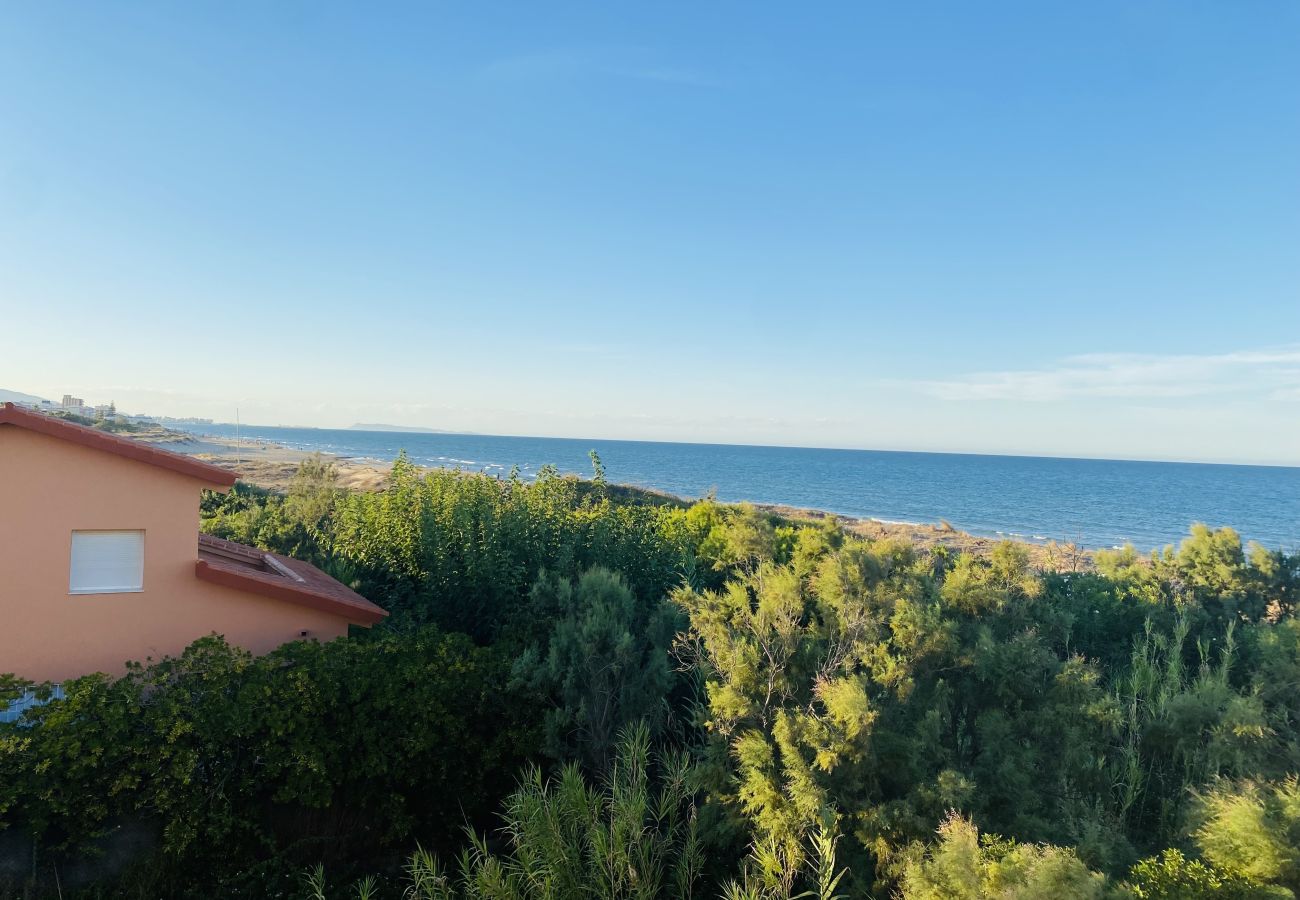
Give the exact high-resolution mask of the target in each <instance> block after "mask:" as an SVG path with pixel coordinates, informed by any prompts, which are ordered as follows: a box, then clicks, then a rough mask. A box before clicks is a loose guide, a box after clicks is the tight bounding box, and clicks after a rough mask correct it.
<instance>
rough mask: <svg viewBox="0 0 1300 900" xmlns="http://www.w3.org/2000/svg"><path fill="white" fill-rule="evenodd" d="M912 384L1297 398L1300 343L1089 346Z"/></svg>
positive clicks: (1028, 391) (994, 391)
mask: <svg viewBox="0 0 1300 900" xmlns="http://www.w3.org/2000/svg"><path fill="white" fill-rule="evenodd" d="M913 384H914V386H915V387H917V388H919V389H920V390H921V391H922V392H924V393H926V394H929V395H930V396H933V397H938V398H940V399H943V400H1019V401H1028V402H1051V401H1059V400H1066V399H1070V398H1075V397H1120V398H1133V399H1139V398H1149V399H1151V398H1183V397H1204V396H1211V395H1227V394H1241V395H1253V396H1255V397H1263V398H1267V399H1273V400H1297V399H1300V345H1291V346H1286V347H1281V348H1275V349H1266V350H1243V351H1237V352H1231V353H1218V354H1202V355H1195V354H1180V355H1157V354H1138V353H1095V354H1087V355H1083V356H1073V357H1069V358H1067V359H1064V360H1062V361H1061V362H1060V363H1059V364H1058V365H1055V366H1052V367H1049V368H1043V369H1011V370H1006V371H1000V372H974V373H971V374H969V375H964V376H959V377H956V378H951V379H944V380H934V381H919V382H914V383H913Z"/></svg>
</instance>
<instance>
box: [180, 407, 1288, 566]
mask: <svg viewBox="0 0 1300 900" xmlns="http://www.w3.org/2000/svg"><path fill="white" fill-rule="evenodd" d="M174 427H181V428H184V429H186V430H188V431H192V432H194V433H196V434H210V435H216V436H220V437H232V436H234V434H235V426H233V425H201V426H200V425H186V426H174ZM239 433H240V435H241V436H243V437H245V438H251V439H256V440H265V441H274V442H276V443H280V444H284V445H286V446H289V447H294V448H299V449H306V450H321V451H324V452H328V453H334V454H338V455H340V456H357V457H368V458H372V459H381V460H390V459H393V458H394V457H396V456H397V454H398V452H399V451H400V450H403V449H405V450H406V452H407V454H408V455H409V456H410V458H411V459H412V461H414V462H416V463H418V464H420V465H425V466H448V467H460V468H462V469H466V470H473V471H487V472H489V473H493V474H498V473H499V474H505V473H506V472H508V471H509V470H510V467H511V466H514V465H518V466H519V468H520V470H521V474H522V475H523V476H524V477H531V476H533V475H534V474H535V473H536V472H537V470H538V469H539V468H540V467H541V466H543V465H545V464H547V463H553V464H555V465H556V466H558V467H559V468H560V470H561V471H563V472H576V473H579V474H584V475H590V474H591V463H590V461H589V460H588V458H587V453H588V451H590V450H595V451H596V452H597V453H599V454H600V458H601V461H602V462H603V463H604V464H605V468H606V470H607V473H608V477H609V479H610V481H613V482H618V483H622V484H632V485H638V486H641V487H650V488H658V489H659V490H664V491H668V492H670V493H673V494H678V495H680V496H683V497H700V496H702V495H704V494H706V493H707V492H708V491H710V490H716V492H717V496H718V499H719V500H724V501H739V500H752V501H755V502H759V503H784V504H789V505H791V506H799V507H807V508H811V509H822V510H827V511H830V512H835V513H840V514H844V515H851V516H864V517H872V518H877V519H885V520H889V521H900V522H937V521H938V520H939V519H940V518H943V519H946V520H947V521H949V522H951V523H952V524H953V525H954V526H956V527H957V528H960V529H962V530H964V531H969V532H971V533H973V534H981V535H990V536H997V535H1006V536H1014V537H1017V538H1023V539H1026V540H1047V539H1054V540H1059V541H1067V540H1068V541H1074V542H1076V543H1078V544H1081V545H1083V546H1087V547H1110V546H1115V545H1119V544H1123V543H1124V542H1125V541H1131V542H1133V544H1134V545H1136V546H1137V547H1138V548H1139V549H1144V550H1145V549H1150V548H1153V547H1161V546H1164V545H1165V544H1168V543H1174V542H1177V541H1178V540H1179V539H1181V538H1182V537H1183V536H1184V535H1185V534H1186V533H1187V527H1188V525H1189V524H1191V523H1192V522H1205V523H1207V524H1209V525H1213V526H1220V525H1231V526H1232V527H1233V528H1236V529H1237V531H1239V532H1240V533H1241V534H1242V536H1243V538H1245V539H1247V540H1256V541H1259V542H1260V543H1262V544H1264V545H1266V546H1269V547H1274V548H1277V547H1281V548H1285V549H1286V550H1288V551H1292V552H1294V551H1296V550H1297V549H1300V468H1282V467H1271V466H1220V465H1208V464H1199V463H1162V462H1123V461H1117V460H1086V459H1053V458H1045V457H1022V456H974V455H967V454H956V453H895V452H885V451H874V450H810V449H797V448H788V447H742V446H727V445H717V444H666V443H650V442H643V441H598V440H568V439H561V438H527V437H491V436H482V435H461V434H447V435H443V434H407V433H403V434H395V433H389V432H376V431H350V430H331V429H315V428H270V427H257V426H248V425H245V426H243V427H242V428H240V430H239Z"/></svg>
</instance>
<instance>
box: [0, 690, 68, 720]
mask: <svg viewBox="0 0 1300 900" xmlns="http://www.w3.org/2000/svg"><path fill="white" fill-rule="evenodd" d="M62 699H63V685H61V684H55V685H51V686H50V691H49V694H48V696H46V697H44V698H42V697H41V696H40V693H39V692H37V691H35V690H27V691H23V694H22V696H21V697H19V698H18V699H17V700H12V701H10V702H9V703H7V704H6V703H5V702H4V701H3V700H0V723H5V724H8V723H13V722H17V721H18V720H19V719H21V718H22V715H23V713H25V712H27V710H29V709H31V708H32V707H33V706H44V705H45V704H46V703H49V702H50V701H52V700H62Z"/></svg>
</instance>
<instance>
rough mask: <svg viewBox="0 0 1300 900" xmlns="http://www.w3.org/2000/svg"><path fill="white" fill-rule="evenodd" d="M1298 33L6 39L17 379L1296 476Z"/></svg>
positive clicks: (1133, 12) (312, 31)
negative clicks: (1241, 468) (1186, 463)
mask: <svg viewBox="0 0 1300 900" xmlns="http://www.w3.org/2000/svg"><path fill="white" fill-rule="evenodd" d="M1298 44H1300V5H1297V4H1295V3H1292V2H1281V0H1279V2H1259V3H1228V2H1220V3H1199V2H1186V0H1181V2H1168V3H1142V2H1138V3H1134V2H1123V3H1090V4H1043V3H1028V2H1027V3H992V4H970V3H957V2H953V3H916V4H883V3H882V4H869V3H845V4H821V5H815V6H805V7H796V6H791V5H789V4H768V5H759V4H751V3H734V4H733V3H710V4H685V3H682V4H675V3H656V4H637V5H633V4H596V3H591V4H495V5H493V4H457V5H443V4H433V3H419V4H411V5H409V6H403V5H400V4H383V5H370V4H364V5H363V4H342V3H340V4H328V3H315V2H312V3H300V4H290V3H276V4H263V3H238V2H234V3H220V4H217V3H209V4H186V5H180V4H162V3H158V4H150V3H136V4H92V5H85V4H70V3H61V2H48V3H42V4H24V5H21V6H17V7H13V8H11V9H9V10H8V11H7V12H6V14H5V15H4V16H3V17H2V18H0V329H3V330H4V331H6V332H9V333H10V336H9V337H8V338H7V339H6V341H5V345H6V349H5V352H4V354H3V355H0V388H8V389H11V390H19V391H26V392H29V393H37V394H43V395H46V396H54V397H55V398H56V399H57V397H58V396H61V395H62V393H63V392H65V391H71V392H72V393H74V394H80V395H82V396H85V397H86V398H87V399H89V400H109V399H113V400H116V401H117V402H118V403H119V405H122V406H124V407H128V408H131V409H139V410H142V411H151V412H156V413H164V414H172V415H184V414H193V415H205V416H213V417H216V418H219V419H225V420H229V419H231V418H232V417H233V415H234V410H235V408H236V407H238V408H239V409H240V411H241V416H242V417H243V419H244V420H245V421H250V422H258V423H262V424H306V425H323V426H330V425H348V424H351V423H353V422H357V421H363V422H375V421H380V422H392V423H399V424H419V425H428V426H434V427H442V428H451V429H460V430H476V431H484V432H495V433H513V434H543V435H566V436H587V437H608V438H624V437H625V438H646V439H661V440H701V441H723V442H744V443H777V444H796V445H814V446H844V447H878V448H899V449H927V450H930V449H932V450H956V451H974V452H1014V453H1044V454H1053V455H1079V456H1117V457H1140V458H1156V459H1199V460H1224V461H1262V462H1281V463H1288V464H1300V54H1297V53H1296V52H1295V47H1296V46H1297V45H1298Z"/></svg>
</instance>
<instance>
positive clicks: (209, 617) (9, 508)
mask: <svg viewBox="0 0 1300 900" xmlns="http://www.w3.org/2000/svg"><path fill="white" fill-rule="evenodd" d="M204 486H205V485H204V484H203V483H202V482H200V481H197V480H196V479H194V478H192V477H190V476H187V475H182V474H180V473H178V472H172V471H169V470H167V469H162V468H159V467H158V466H152V465H148V464H146V463H142V462H137V461H135V460H131V459H126V458H123V457H120V456H116V455H113V454H109V453H104V452H101V451H98V450H92V449H90V448H88V447H82V446H80V445H77V444H72V443H69V442H67V441H62V440H58V439H56V438H53V437H48V436H46V435H42V434H37V433H35V432H32V431H28V430H27V429H24V428H19V427H17V426H13V425H0V673H4V672H12V673H15V674H17V675H19V676H20V677H23V678H29V679H32V680H34V681H46V680H50V681H60V680H64V679H67V678H71V677H74V676H77V675H84V674H87V673H89V672H107V673H109V674H119V673H121V672H122V671H124V669H125V663H126V662H127V661H129V660H143V659H145V658H146V657H152V658H154V659H157V658H159V657H161V656H164V655H174V654H176V653H179V652H180V651H181V650H182V649H184V648H185V647H186V645H188V644H189V643H191V642H192V641H194V640H195V639H196V638H199V637H202V636H203V635H206V634H211V633H213V632H216V633H217V634H221V635H224V636H225V638H226V639H227V640H228V641H230V642H231V643H232V644H236V645H238V646H241V647H245V648H247V649H248V650H251V651H253V652H255V653H264V652H266V651H268V650H271V649H274V648H275V647H278V646H279V645H280V644H282V643H284V642H286V641H291V640H296V639H298V638H299V637H300V635H301V633H302V632H303V631H306V632H307V633H308V636H309V637H313V638H317V639H319V640H329V639H330V638H334V637H338V636H340V635H343V634H346V633H347V627H348V623H347V620H346V619H343V618H341V617H339V616H336V615H332V614H330V613H327V612H322V611H319V610H314V609H310V608H308V607H305V606H299V605H297V604H293V603H286V602H285V601H282V600H274V599H271V598H267V597H261V596H258V595H256V594H246V593H243V592H241V591H236V590H233V589H231V588H226V587H221V586H219V585H216V584H210V583H208V582H204V581H200V580H199V579H198V578H196V577H195V575H194V564H195V562H196V561H197V559H198V524H199V491H200V490H201V489H202V488H203V487H204ZM84 529H142V530H143V531H144V533H145V550H144V590H143V591H140V592H137V593H128V594H76V595H73V594H69V593H68V569H69V563H70V559H71V546H72V532H73V531H74V530H84Z"/></svg>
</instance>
